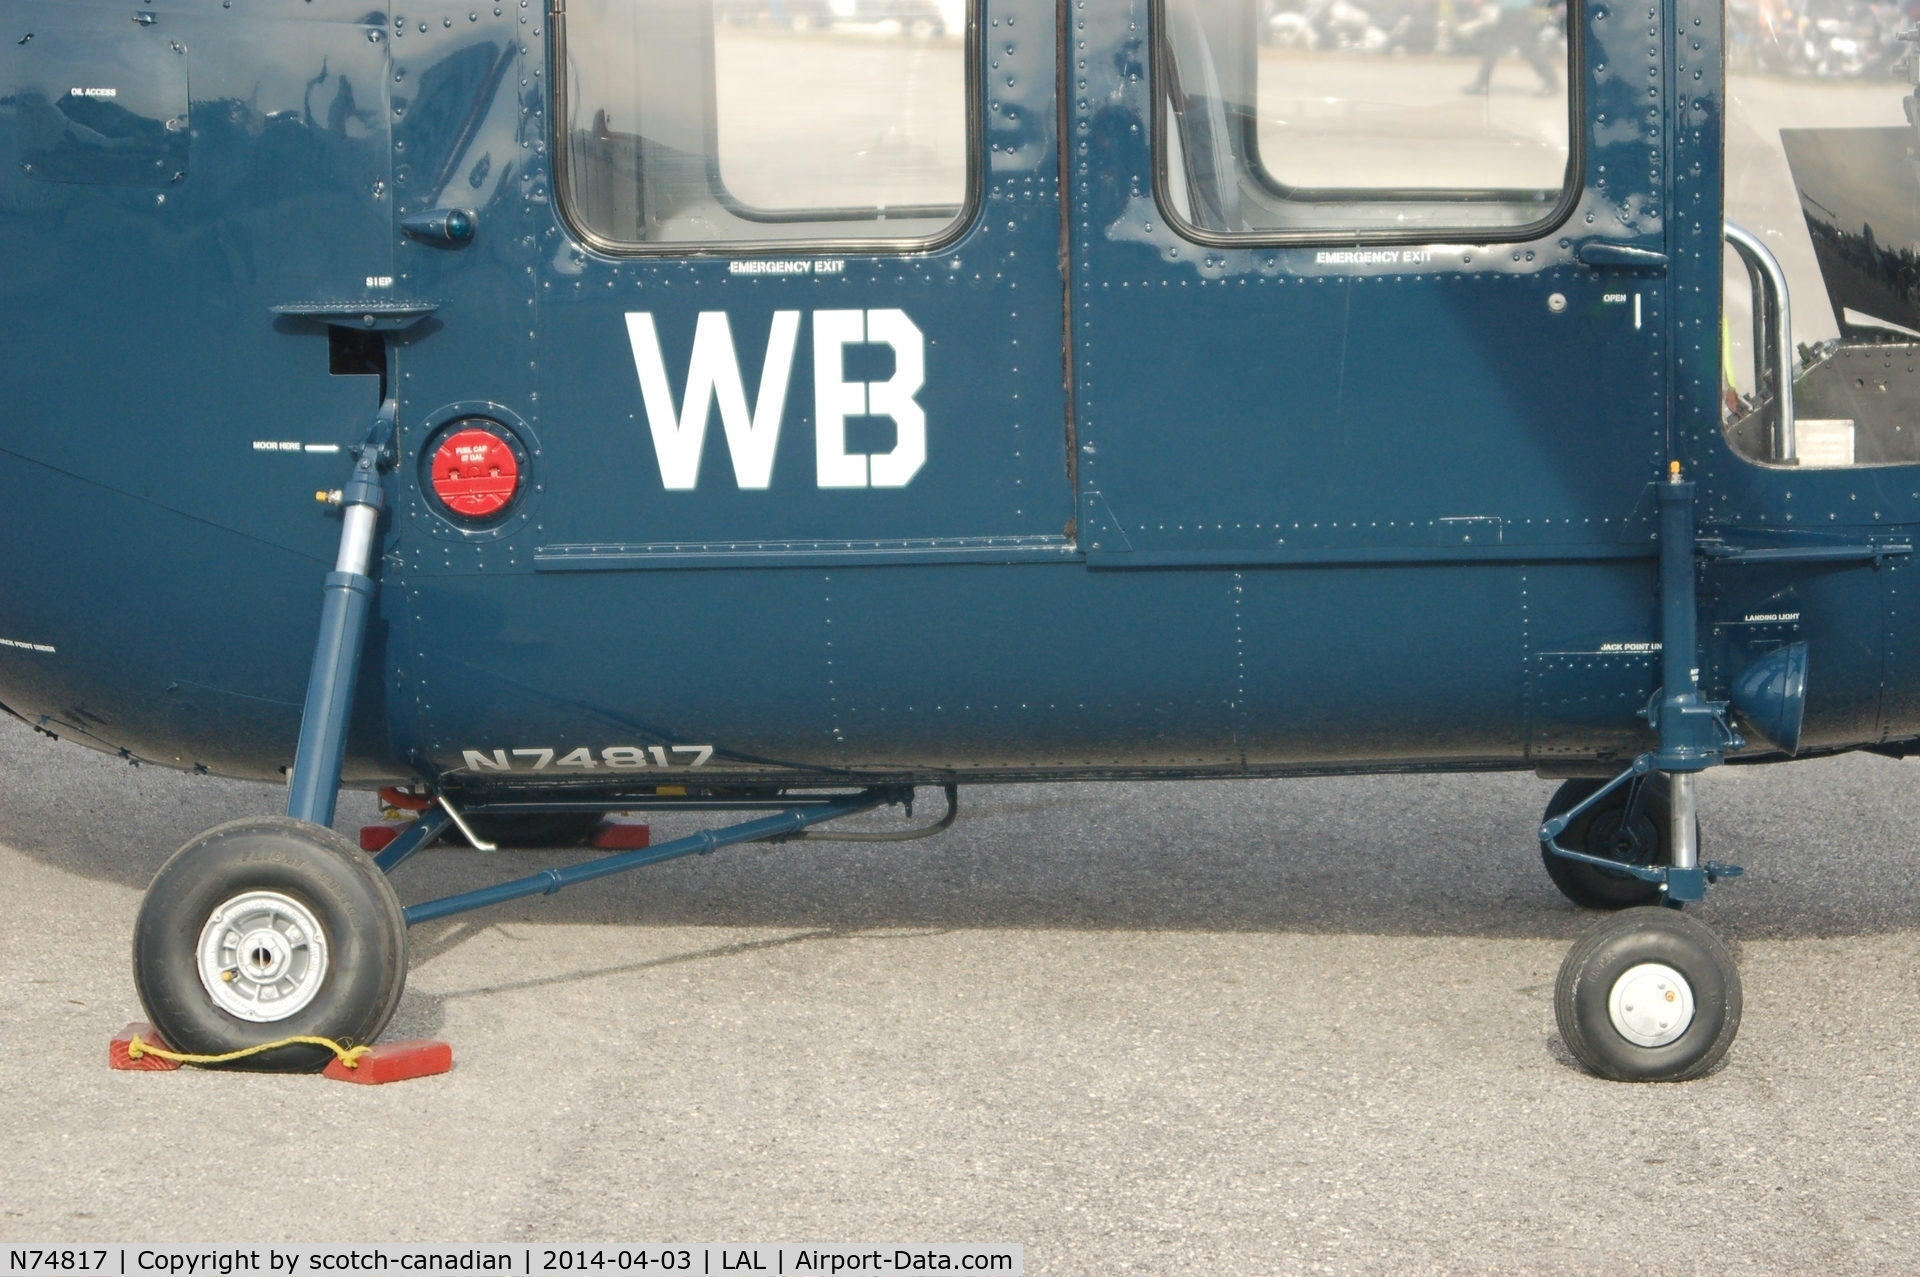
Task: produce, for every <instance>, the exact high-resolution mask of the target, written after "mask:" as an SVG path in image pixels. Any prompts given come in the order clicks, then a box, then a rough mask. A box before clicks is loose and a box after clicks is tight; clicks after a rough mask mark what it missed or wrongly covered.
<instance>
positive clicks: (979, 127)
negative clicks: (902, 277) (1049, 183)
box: [547, 0, 986, 258]
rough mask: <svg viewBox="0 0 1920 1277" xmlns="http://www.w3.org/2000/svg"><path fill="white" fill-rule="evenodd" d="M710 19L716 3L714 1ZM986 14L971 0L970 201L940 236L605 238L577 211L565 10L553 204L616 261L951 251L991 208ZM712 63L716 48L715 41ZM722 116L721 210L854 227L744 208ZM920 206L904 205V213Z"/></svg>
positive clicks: (555, 61)
mask: <svg viewBox="0 0 1920 1277" xmlns="http://www.w3.org/2000/svg"><path fill="white" fill-rule="evenodd" d="M707 8H708V10H709V12H711V10H712V0H707ZM985 10H986V0H967V21H966V29H965V32H964V33H963V35H962V36H961V53H962V56H963V57H964V58H965V59H966V67H965V76H966V113H967V121H966V125H967V127H966V175H967V192H966V198H965V199H964V200H963V201H962V202H961V204H960V207H959V211H958V212H957V213H956V214H955V216H954V219H953V221H952V222H951V223H950V224H948V225H947V226H945V227H942V228H941V230H940V231H939V232H938V233H937V234H934V235H923V236H918V237H915V238H911V239H900V238H875V237H873V236H864V237H862V236H849V237H815V238H810V239H766V240H739V241H726V242H722V243H712V242H707V241H695V240H681V241H674V242H668V243H648V242H644V241H636V240H619V239H612V238H609V237H608V236H605V235H602V234H601V233H600V232H598V231H596V230H594V229H592V228H591V227H589V226H588V225H587V224H586V221H585V219H583V218H582V217H581V216H580V214H579V210H578V209H577V208H575V206H574V199H573V182H572V172H571V164H572V160H571V158H570V154H569V148H568V137H567V118H568V100H567V85H568V80H569V76H568V75H567V19H568V17H569V16H570V15H569V14H568V13H567V12H566V10H565V8H564V7H563V6H562V5H561V4H556V5H555V6H554V11H553V12H550V13H549V14H548V17H547V82H548V85H549V88H548V90H547V110H548V112H549V114H550V116H551V120H550V122H549V125H548V128H547V148H548V154H549V155H550V156H551V157H552V170H553V201H554V208H555V209H556V210H557V211H558V212H559V214H560V221H561V224H562V225H563V226H564V227H565V228H566V229H567V231H568V233H569V234H571V235H572V236H573V237H574V238H575V239H576V240H578V241H579V242H580V243H581V244H583V245H585V246H586V247H588V248H591V249H592V250H594V251H595V252H597V253H601V254H604V255H605V256H608V257H622V258H639V257H681V258H686V257H703V258H704V257H711V258H728V257H756V256H771V257H785V256H792V255H798V254H814V255H824V254H833V255H837V256H862V257H864V256H886V257H903V256H910V255H913V254H917V253H933V252H938V251H940V250H941V249H944V248H948V247H950V246H951V245H953V244H954V243H956V242H958V241H959V240H960V239H961V238H962V237H963V236H965V235H966V234H967V232H969V231H970V230H972V229H973V227H974V226H975V224H976V223H978V222H979V220H980V216H981V213H982V210H983V209H984V208H985V205H986V162H985V157H984V156H983V154H982V151H983V150H984V146H983V140H984V138H985V136H986V132H985V123H984V120H983V119H982V113H983V104H984V101H985V90H984V83H983V76H984V74H985V73H984V70H983V67H984V64H985V61H986V54H985V51H984V40H985V36H984V34H983V23H982V22H981V17H982V15H983V14H984V12H985ZM707 47H708V50H709V59H711V56H712V55H711V49H712V42H711V39H710V38H709V41H708V46H707ZM707 105H708V107H709V108H717V105H718V104H717V102H714V101H710V102H709V103H708V104H707ZM718 119H719V117H718V115H717V113H716V112H715V111H712V110H710V111H709V112H708V114H707V132H708V134H709V141H708V145H709V150H708V153H707V163H706V169H707V180H708V183H709V185H710V187H711V192H712V195H713V198H714V201H715V203H717V204H718V205H720V206H721V207H722V208H725V209H726V210H727V211H728V212H729V213H731V214H733V215H734V216H737V217H739V218H740V219H741V220H742V221H749V222H756V223H761V224H778V223H781V222H787V221H793V222H801V221H812V222H822V221H836V220H851V219H850V218H848V214H849V213H850V212H852V211H853V210H852V209H850V208H847V207H840V208H822V209H817V210H806V211H805V212H806V213H809V214H815V215H813V216H806V215H802V214H801V212H800V211H799V210H795V215H793V216H789V215H787V212H786V210H760V209H754V208H752V206H750V205H747V204H744V203H742V202H741V201H740V200H738V199H737V198H736V197H735V196H734V194H733V192H732V191H730V190H729V189H727V186H726V183H725V182H724V181H723V180H722V177H721V173H720V156H719V153H718V151H717V150H715V149H712V148H713V145H714V143H713V140H712V136H713V134H714V133H715V131H716V130H717V128H718ZM909 207H916V206H905V205H903V206H901V209H900V210H899V211H900V212H902V213H904V212H905V211H906V209H907V208H909ZM875 211H876V212H889V213H890V212H894V211H895V210H891V209H877V210H875ZM861 220H863V221H867V222H870V223H871V222H877V221H880V220H882V219H880V218H864V219H861Z"/></svg>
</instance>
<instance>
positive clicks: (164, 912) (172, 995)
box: [133, 817, 407, 1072]
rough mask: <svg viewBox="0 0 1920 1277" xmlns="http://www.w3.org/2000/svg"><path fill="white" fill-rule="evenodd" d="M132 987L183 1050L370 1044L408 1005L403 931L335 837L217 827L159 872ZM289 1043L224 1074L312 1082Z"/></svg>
mask: <svg viewBox="0 0 1920 1277" xmlns="http://www.w3.org/2000/svg"><path fill="white" fill-rule="evenodd" d="M133 978H134V984H135V987H136V988H137V989H138V990H139V993H140V1003H141V1005H142V1006H144V1007H145V1008H146V1011H147V1018H148V1019H149V1020H150V1021H152V1023H153V1026H154V1028H155V1029H157V1030H159V1033H160V1037H161V1038H162V1039H163V1040H164V1041H165V1042H166V1043H167V1045H169V1046H170V1047H172V1048H173V1049H174V1050H176V1051H184V1052H188V1053H191V1054H196V1055H224V1054H227V1053H228V1052H231V1051H238V1050H243V1049H245V1048H247V1047H253V1046H259V1045H261V1044H263V1043H267V1042H277V1041H280V1040H281V1039H283V1038H289V1037H296V1036H307V1037H319V1038H329V1039H332V1040H333V1041H336V1042H339V1043H341V1044H343V1045H359V1044H365V1043H371V1042H372V1041H373V1040H374V1039H375V1038H377V1037H378V1036H379V1034H380V1030H381V1029H382V1028H384V1027H386V1023H387V1020H388V1018H389V1017H391V1016H392V1014H393V1009H394V1007H396V1006H397V1005H399V1002H400V993H401V990H402V989H403V988H404V987H405V984H406V978H407V924H406V919H405V917H404V916H403V915H402V913H401V911H400V901H399V898H398V897H396V896H395V895H394V893H393V887H392V886H391V885H390V884H389V883H388V882H387V879H386V875H384V874H382V873H381V872H380V871H379V870H378V869H377V868H375V867H374V864H373V861H372V859H371V858H370V857H368V856H365V855H363V854H362V853H361V852H360V851H359V850H358V849H357V848H355V847H354V846H353V845H352V844H351V843H349V842H347V840H346V839H344V838H342V837H341V836H340V835H339V834H336V833H334V832H333V831H332V830H330V829H322V828H320V827H319V826H317V825H312V824H308V823H306V822H304V821H297V820H289V819H286V818H284V817H264V818H255V819H251V820H237V821H234V822H232V823H230V824H226V825H220V826H218V827H216V828H213V829H209V830H208V831H207V832H206V833H204V834H201V835H200V836H199V837H198V838H195V839H194V840H193V841H192V842H190V843H188V844H187V845H186V846H185V847H182V848H181V849H180V850H179V851H177V852H175V853H174V855H173V858H172V859H170V860H168V861H167V863H166V864H165V865H164V866H162V867H161V870H160V872H159V874H158V875H156V876H155V878H154V880H153V885H152V886H151V887H149V888H148V889H147V896H146V899H145V900H144V901H143V902H142V903H141V905H140V917H139V919H138V921H137V922H136V923H135V924H134V932H133ZM332 1058H333V1054H332V1052H331V1051H329V1050H328V1049H326V1048H324V1047H319V1046H311V1045H304V1044H301V1045H290V1046H282V1047H279V1048H277V1049H274V1050H271V1051H267V1052H265V1053H263V1054H260V1055H256V1056H251V1057H248V1058H247V1059H245V1060H241V1061H236V1062H234V1063H233V1064H232V1065H229V1066H228V1067H232V1068H251V1069H266V1070H272V1071H275V1072H301V1071H308V1072H311V1071H316V1070H318V1069H320V1068H321V1067H322V1066H323V1065H325V1064H326V1063H327V1061H328V1060H330V1059H332Z"/></svg>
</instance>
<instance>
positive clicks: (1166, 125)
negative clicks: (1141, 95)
mask: <svg viewBox="0 0 1920 1277" xmlns="http://www.w3.org/2000/svg"><path fill="white" fill-rule="evenodd" d="M1362 4H1364V6H1365V7H1364V8H1363V7H1361V5H1362ZM1160 17H1161V23H1160V40H1159V47H1158V61H1157V74H1158V76H1159V93H1160V99H1161V104H1162V105H1161V110H1160V116H1161V118H1160V120H1159V125H1160V154H1159V167H1160V180H1161V183H1162V190H1163V195H1164V198H1165V199H1166V201H1167V204H1168V206H1169V208H1170V210H1171V212H1172V213H1173V214H1174V215H1175V216H1176V217H1177V218H1178V219H1179V220H1180V221H1182V222H1185V223H1186V224H1187V226H1188V228H1189V229H1190V230H1193V231H1198V232H1201V233H1202V235H1203V236H1205V237H1213V236H1247V237H1251V238H1256V239H1261V240H1269V241H1271V240H1274V239H1276V238H1279V239H1284V238H1289V237H1294V236H1297V237H1301V238H1309V239H1337V238H1343V237H1344V238H1354V237H1360V238H1396V237H1407V238H1420V239H1430V238H1432V237H1433V235H1434V234H1435V233H1436V232H1438V231H1441V230H1461V231H1471V232H1474V233H1476V235H1478V236H1481V237H1485V236H1487V234H1488V233H1489V232H1492V233H1494V235H1496V236H1499V234H1500V233H1501V232H1509V234H1508V235H1507V236H1505V237H1509V238H1517V237H1519V236H1520V235H1522V234H1525V233H1528V232H1530V231H1532V230H1537V229H1538V228H1539V225H1540V224H1541V223H1543V222H1545V221H1547V220H1549V219H1550V218H1551V217H1552V216H1553V214H1554V212H1555V211H1556V209H1557V208H1558V206H1559V205H1560V204H1561V203H1562V202H1563V200H1564V199H1565V198H1567V197H1568V194H1569V191H1570V187H1571V176H1572V175H1571V173H1570V171H1569V170H1570V159H1571V156H1572V148H1571V143H1570V139H1571V138H1572V137H1573V136H1574V132H1573V129H1572V125H1571V120H1572V105H1573V104H1572V101H1571V97H1570V94H1569V90H1568V85H1569V83H1570V82H1571V81H1573V80H1575V79H1577V77H1570V76H1569V73H1568V72H1569V55H1568V43H1567V36H1566V16H1565V6H1564V5H1560V6H1556V7H1541V6H1537V5H1535V4H1532V3H1529V2H1528V0H1492V2H1491V3H1486V4H1480V5H1472V4H1464V5H1442V4H1439V3H1436V0H1360V3H1356V2H1355V0H1164V3H1163V5H1162V7H1161V13H1160Z"/></svg>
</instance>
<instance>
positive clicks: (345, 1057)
mask: <svg viewBox="0 0 1920 1277" xmlns="http://www.w3.org/2000/svg"><path fill="white" fill-rule="evenodd" d="M283 1046H324V1047H326V1048H327V1050H329V1051H331V1052H333V1055H334V1058H335V1059H337V1060H339V1061H340V1063H341V1064H343V1065H345V1066H346V1067H347V1068H350V1069H357V1068H359V1067H360V1057H361V1056H363V1055H365V1054H366V1053H367V1052H369V1051H371V1050H373V1048H372V1047H370V1046H351V1047H349V1046H341V1045H340V1044H339V1043H338V1042H335V1041H334V1040H333V1039H332V1038H306V1037H294V1038H281V1039H280V1040H279V1041H278V1042H262V1043H261V1044H260V1045H259V1046H250V1047H247V1048H245V1049H244V1050H240V1051H228V1052H227V1053H226V1054H225V1055H188V1054H186V1053H185V1052H183V1051H169V1050H167V1049H166V1048H165V1047H159V1046H155V1045H154V1044H153V1043H151V1042H143V1041H141V1040H140V1035H139V1034H138V1033H136V1034H134V1035H133V1040H132V1041H131V1042H129V1043H127V1058H128V1059H129V1060H137V1059H139V1058H140V1057H141V1056H143V1055H157V1056H159V1057H160V1058H161V1059H163V1060H172V1061H174V1062H175V1063H176V1064H225V1063H227V1062H228V1061H231V1060H244V1059H246V1058H247V1057H248V1056H249V1055H259V1054H260V1053H261V1052H263V1051H274V1050H278V1049H279V1048H280V1047H283Z"/></svg>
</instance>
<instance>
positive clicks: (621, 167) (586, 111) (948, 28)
mask: <svg viewBox="0 0 1920 1277" xmlns="http://www.w3.org/2000/svg"><path fill="white" fill-rule="evenodd" d="M564 22H565V25H564V27H563V28H561V29H560V30H559V32H558V34H559V35H560V36H561V38H562V46H561V47H562V50H563V54H564V62H565V83H564V85H563V91H564V94H565V100H564V102H563V103H562V112H561V117H560V118H562V119H563V120H564V121H565V125H564V127H565V137H564V139H563V140H562V142H561V146H560V150H561V152H562V154H561V155H560V157H559V158H560V161H561V164H562V167H563V169H564V172H563V174H562V178H561V180H562V189H563V191H564V195H565V198H566V201H567V208H568V212H569V213H570V215H571V216H572V218H573V220H574V222H575V224H576V227H577V229H579V230H580V231H582V232H583V233H584V234H585V235H586V237H587V238H589V239H591V240H593V241H595V242H597V243H599V244H600V245H601V246H602V247H605V248H609V249H612V250H614V251H620V250H623V249H625V250H636V249H646V248H652V247H661V248H669V247H701V248H717V247H728V246H734V245H738V246H741V247H746V248H753V247H761V246H764V247H768V248H774V247H778V246H779V245H781V244H794V245H809V246H812V245H821V246H871V247H874V248H878V249H882V250H884V249H887V248H901V249H904V248H918V247H924V246H926V245H928V244H929V243H932V242H934V241H936V240H939V239H940V238H942V237H943V236H945V235H946V234H948V233H949V232H951V231H953V230H955V229H957V227H958V225H959V223H960V222H961V220H962V217H963V214H964V211H965V209H966V208H967V206H968V204H969V203H970V199H971V196H972V194H973V183H974V181H975V178H974V175H973V166H972V165H971V163H970V154H971V146H970V144H971V141H972V138H971V135H970V134H971V124H970V119H971V115H972V112H970V110H969V108H968V103H969V99H970V96H971V91H970V86H969V77H970V76H971V75H972V74H973V69H972V68H971V67H970V66H969V62H970V60H971V59H970V58H969V56H968V44H967V42H966V39H965V36H966V26H967V19H966V11H965V7H964V0H884V2H882V0H768V2H767V3H764V4H762V3H759V2H758V0H572V3H570V4H568V6H567V10H566V14H565V18H564Z"/></svg>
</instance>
